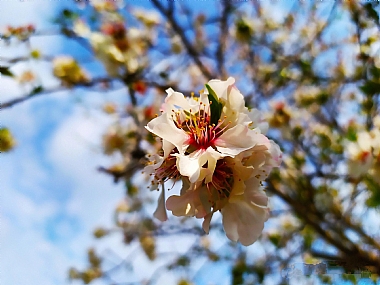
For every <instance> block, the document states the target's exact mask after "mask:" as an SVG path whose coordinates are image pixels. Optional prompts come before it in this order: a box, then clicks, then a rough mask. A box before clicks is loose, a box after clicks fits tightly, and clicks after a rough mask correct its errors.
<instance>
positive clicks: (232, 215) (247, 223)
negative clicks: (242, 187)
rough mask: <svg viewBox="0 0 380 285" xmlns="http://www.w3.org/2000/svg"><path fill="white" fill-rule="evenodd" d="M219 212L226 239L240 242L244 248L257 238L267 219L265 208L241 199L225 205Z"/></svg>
mask: <svg viewBox="0 0 380 285" xmlns="http://www.w3.org/2000/svg"><path fill="white" fill-rule="evenodd" d="M221 212H222V215H223V227H224V231H225V232H226V235H227V237H228V238H229V239H231V240H233V241H240V242H241V243H242V244H243V245H245V246H248V245H251V244H253V243H254V242H255V241H256V240H257V239H258V238H259V236H260V234H261V232H262V230H263V228H264V222H265V221H266V220H267V219H268V211H267V209H266V208H261V207H257V206H256V205H254V204H251V203H248V202H247V201H245V200H244V199H243V198H242V197H241V199H239V200H238V201H235V202H234V203H227V205H226V206H225V207H224V208H223V209H222V211H221Z"/></svg>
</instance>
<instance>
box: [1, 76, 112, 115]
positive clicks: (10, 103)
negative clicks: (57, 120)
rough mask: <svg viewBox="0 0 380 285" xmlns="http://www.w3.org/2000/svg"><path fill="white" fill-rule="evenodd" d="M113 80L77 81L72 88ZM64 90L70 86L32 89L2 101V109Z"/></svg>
mask: <svg viewBox="0 0 380 285" xmlns="http://www.w3.org/2000/svg"><path fill="white" fill-rule="evenodd" d="M113 80H114V79H113V78H107V77H105V78H95V79H93V80H92V81H90V82H83V83H77V84H75V85H74V86H72V88H74V87H91V86H94V85H96V84H98V83H109V82H112V81H113ZM64 90H68V87H67V86H58V87H53V88H49V89H42V90H41V91H40V92H33V91H32V92H31V93H29V94H27V95H24V96H21V97H18V98H15V99H12V100H9V101H7V102H5V103H0V109H6V108H10V107H13V106H14V105H16V104H19V103H22V102H24V101H27V100H29V99H32V98H35V97H37V96H40V95H46V94H52V93H56V92H59V91H64Z"/></svg>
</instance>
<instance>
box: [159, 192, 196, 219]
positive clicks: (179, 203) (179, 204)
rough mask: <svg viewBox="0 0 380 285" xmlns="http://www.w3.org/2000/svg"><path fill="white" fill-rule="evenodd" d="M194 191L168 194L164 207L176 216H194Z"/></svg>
mask: <svg viewBox="0 0 380 285" xmlns="http://www.w3.org/2000/svg"><path fill="white" fill-rule="evenodd" d="M194 192H195V191H189V192H187V193H185V194H184V195H181V196H177V195H173V196H170V197H169V199H168V200H167V201H166V208H167V209H168V210H170V211H172V213H173V215H174V216H177V217H181V216H195V214H196V209H195V207H194Z"/></svg>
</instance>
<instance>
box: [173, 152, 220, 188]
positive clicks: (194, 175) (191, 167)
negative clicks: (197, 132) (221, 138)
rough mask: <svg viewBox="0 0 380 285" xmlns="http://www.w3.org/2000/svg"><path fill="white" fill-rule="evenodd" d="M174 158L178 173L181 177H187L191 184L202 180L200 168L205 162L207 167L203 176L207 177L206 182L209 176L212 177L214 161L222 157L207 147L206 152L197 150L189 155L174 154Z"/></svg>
mask: <svg viewBox="0 0 380 285" xmlns="http://www.w3.org/2000/svg"><path fill="white" fill-rule="evenodd" d="M175 156H177V168H178V171H179V172H180V173H181V175H183V176H187V177H189V180H190V182H191V183H194V182H196V181H198V180H199V179H203V178H204V177H202V176H201V175H200V174H201V169H202V166H203V165H205V164H206V163H207V162H208V166H207V173H205V176H207V179H206V180H209V179H210V177H209V176H210V175H211V176H212V174H213V173H214V170H215V166H216V161H217V160H218V159H219V158H221V157H222V155H221V154H220V153H218V152H217V151H215V150H214V149H213V148H212V147H208V148H207V149H206V150H203V149H200V150H197V151H195V152H193V153H191V154H190V155H183V154H175ZM208 182H209V181H208ZM206 183H207V181H206Z"/></svg>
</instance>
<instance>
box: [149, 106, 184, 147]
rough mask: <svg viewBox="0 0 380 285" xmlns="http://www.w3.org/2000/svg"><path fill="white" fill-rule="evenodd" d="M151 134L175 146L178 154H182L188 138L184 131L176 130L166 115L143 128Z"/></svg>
mask: <svg viewBox="0 0 380 285" xmlns="http://www.w3.org/2000/svg"><path fill="white" fill-rule="evenodd" d="M145 128H146V129H147V130H148V131H150V132H151V133H153V134H155V135H157V136H159V137H161V138H163V139H164V140H166V141H168V142H170V143H172V144H173V145H175V146H176V148H177V149H178V151H179V152H180V153H184V152H185V150H186V148H187V146H188V145H187V144H186V141H187V140H188V138H189V136H188V135H187V134H186V133H185V131H183V130H181V129H178V128H177V127H176V126H175V125H174V122H173V121H172V120H171V119H170V118H169V115H168V114H167V113H164V114H162V115H161V116H159V117H157V118H154V119H153V120H151V121H150V122H149V123H148V125H147V126H146V127H145Z"/></svg>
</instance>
